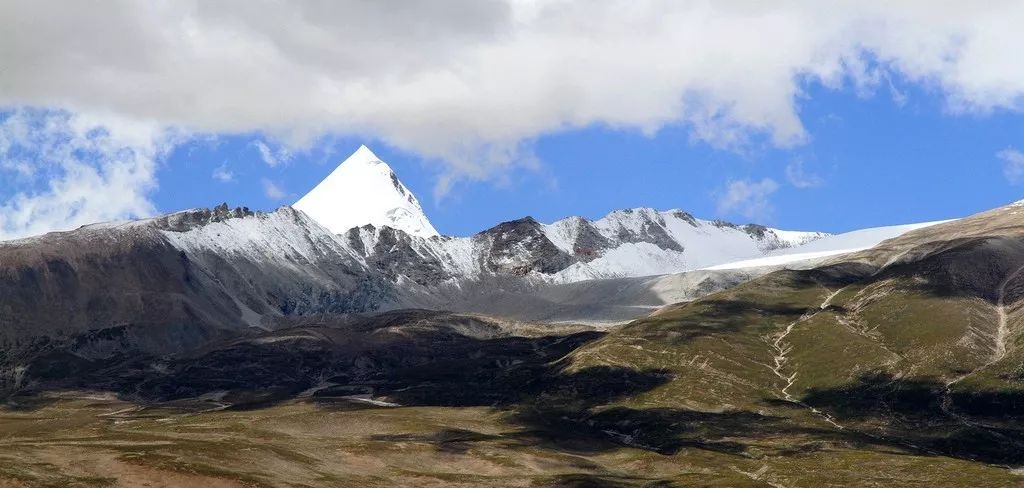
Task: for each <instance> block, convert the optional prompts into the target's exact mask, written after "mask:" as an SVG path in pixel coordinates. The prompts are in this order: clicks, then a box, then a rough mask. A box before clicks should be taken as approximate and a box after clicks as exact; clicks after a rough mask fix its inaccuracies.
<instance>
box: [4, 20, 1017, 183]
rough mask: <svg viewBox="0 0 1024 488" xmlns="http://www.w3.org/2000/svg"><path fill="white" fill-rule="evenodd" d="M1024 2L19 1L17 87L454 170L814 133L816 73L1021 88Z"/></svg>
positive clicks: (846, 83)
mask: <svg viewBox="0 0 1024 488" xmlns="http://www.w3.org/2000/svg"><path fill="white" fill-rule="evenodd" d="M1021 18H1024V4H1022V3H1021V2H1016V1H997V2H986V3H984V4H978V3H974V4H968V3H964V2H953V1H923V0H922V1H907V2H900V3H898V4H893V3H892V2H882V1H867V2H852V1H851V2H845V1H838V2H781V3H772V4H771V5H766V4H763V3H761V2H748V1H727V2H704V1H692V2H669V1H654V0H651V1H643V0H641V1H635V0H631V1H615V0H608V1H593V2H567V1H501V0H447V1H442V2H402V3H401V4H394V3H389V4H383V3H374V2H359V1H342V2H313V1H310V2H287V3H286V2H274V1H246V2H242V1H230V0H229V1H223V2H214V3H211V2H198V1H181V2H157V3H144V4H143V3H136V2H105V3H103V4H84V3H83V4H75V3H70V4H69V3H63V2H62V3H54V2H46V1H43V2H28V3H26V2H18V3H14V2H9V3H5V4H3V5H0V62H2V64H3V66H4V69H3V70H0V107H7V108H9V109H13V108H15V107H23V106H29V107H42V108H46V109H50V110H54V109H56V110H65V111H67V112H66V113H67V114H72V115H70V116H75V115H74V114H105V116H106V115H111V116H113V117H116V118H117V119H118V120H124V121H134V122H135V123H137V124H142V125H145V126H147V127H151V126H156V127H159V128H168V127H173V128H175V129H176V131H177V133H179V134H180V133H201V134H207V135H209V134H214V135H216V134H224V133H245V132H250V131H260V132H263V133H267V134H270V135H271V136H272V137H276V138H279V139H280V140H282V141H285V142H286V143H288V144H291V145H296V146H302V145H305V144H309V143H311V141H314V140H315V139H316V138H317V137H318V136H321V135H325V134H344V135H356V136H360V137H365V138H367V139H378V140H381V141H384V142H386V143H387V144H390V145H393V146H395V147H398V148H401V149H404V150H407V151H410V152H413V153H416V154H418V155H421V156H424V157H426V158H429V159H433V160H435V161H436V162H437V164H440V165H441V168H442V171H441V176H440V178H439V188H440V189H442V190H443V189H444V188H446V187H447V185H449V184H450V183H451V182H453V181H460V180H486V179H489V178H493V177H494V176H496V175H500V174H501V173H502V172H503V171H505V170H506V169H507V168H508V167H509V166H512V165H515V164H517V163H520V162H522V161H532V159H531V158H530V154H529V151H530V143H531V141H533V140H535V139H536V138H538V137H541V136H543V135H546V134H552V133H558V132H563V131H568V130H572V129H575V128H581V127H588V126H593V125H602V126H608V127H612V128H616V129H622V130H632V131H641V132H644V133H654V132H656V131H658V130H659V129H661V128H663V127H666V126H669V125H682V126H685V127H687V128H688V129H689V133H690V135H691V137H692V138H693V139H694V140H695V141H698V142H701V143H707V144H710V145H712V146H715V147H721V148H729V149H735V148H743V147H745V146H747V145H749V144H750V143H751V141H755V142H761V141H767V142H768V143H769V144H772V145H775V146H779V147H791V146H794V145H799V144H801V143H802V142H805V141H807V140H808V138H809V137H811V135H809V134H808V133H807V131H806V130H805V126H804V124H803V122H802V121H801V118H800V111H799V103H800V100H801V98H802V97H803V96H805V95H804V87H806V86H807V84H808V83H820V84H823V85H825V86H828V87H833V88H836V89H840V88H852V89H854V90H856V91H858V92H859V93H863V94H870V93H872V92H873V91H875V90H876V89H887V88H886V87H888V86H891V85H892V83H893V80H897V81H898V82H899V83H915V84H921V85H925V86H927V87H929V88H930V89H934V90H936V91H937V92H938V93H940V94H941V96H942V97H943V99H944V100H945V105H946V106H947V108H948V110H949V111H950V112H951V113H960V112H971V113H979V112H980V113H985V112H989V111H993V110H1019V109H1020V108H1021V107H1022V103H1024V102H1022V100H1024V65H1022V64H1021V63H1019V62H1017V59H1016V57H1017V53H1016V52H1014V51H1013V50H1012V49H1007V48H1006V47H1007V46H1014V45H1022V44H1024V31H1022V30H1021V29H1020V28H1019V23H1018V22H1017V20H1018V19H1021ZM90 116H91V115H90ZM110 129H111V131H113V130H117V128H110ZM141 150H142V151H143V152H145V151H147V150H148V149H145V148H143V149H141ZM140 164H141V165H140V166H138V167H136V168H135V169H134V171H141V172H145V170H146V168H145V164H148V163H140ZM28 169H29V168H27V167H23V168H22V169H21V171H23V172H24V171H27V170H28ZM94 169H95V168H94ZM144 187H145V185H142V186H141V188H144ZM140 195H141V198H144V192H143V193H140Z"/></svg>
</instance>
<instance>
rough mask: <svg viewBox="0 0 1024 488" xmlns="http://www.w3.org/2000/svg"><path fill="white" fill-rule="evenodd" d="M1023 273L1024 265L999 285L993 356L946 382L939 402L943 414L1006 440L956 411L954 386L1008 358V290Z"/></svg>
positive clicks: (999, 434) (985, 426)
mask: <svg viewBox="0 0 1024 488" xmlns="http://www.w3.org/2000/svg"><path fill="white" fill-rule="evenodd" d="M1021 272H1024V265H1022V266H1020V267H1019V268H1017V269H1015V270H1014V271H1013V272H1012V273H1010V274H1008V275H1007V276H1006V278H1005V279H1003V281H1002V282H1001V283H999V288H998V289H997V299H996V317H997V321H996V330H995V336H994V337H993V342H994V344H993V347H992V356H991V357H990V358H989V359H988V361H986V362H985V363H984V364H982V365H981V366H979V367H977V368H975V369H973V370H971V371H969V372H967V373H964V374H962V375H960V376H957V377H955V378H953V379H952V380H950V381H948V382H946V387H945V388H944V389H943V391H942V400H941V401H940V402H939V408H940V409H942V412H943V413H945V414H946V415H949V416H951V417H953V418H955V419H957V420H958V421H960V423H962V424H964V425H966V426H968V427H975V428H981V429H985V430H988V431H989V432H991V433H993V434H995V435H997V436H999V437H1002V438H1006V436H1005V435H1003V434H1001V433H999V432H997V431H995V430H993V429H992V428H990V427H989V426H987V425H984V424H982V423H979V422H975V421H974V420H971V419H969V418H967V417H966V416H964V415H963V414H961V413H960V412H957V411H956V408H955V407H954V405H953V386H954V385H956V384H957V383H959V382H960V381H962V380H963V379H964V378H967V377H968V376H970V375H972V374H974V373H977V372H979V371H981V370H983V369H985V368H988V367H989V366H992V365H993V364H995V363H997V362H999V361H1001V360H1002V359H1003V358H1004V357H1006V338H1007V336H1009V335H1010V326H1009V314H1008V313H1007V312H1006V288H1007V287H1008V286H1009V284H1010V283H1011V282H1012V281H1013V280H1014V278H1016V277H1017V276H1018V275H1020V274H1021ZM1014 444H1018V441H1016V440H1014Z"/></svg>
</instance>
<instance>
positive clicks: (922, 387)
mask: <svg viewBox="0 0 1024 488" xmlns="http://www.w3.org/2000/svg"><path fill="white" fill-rule="evenodd" d="M944 390H945V387H944V385H943V384H941V383H939V382H936V381H932V380H921V379H906V378H895V377H893V376H892V375H889V374H869V375H864V376H861V377H860V378H859V379H858V380H857V381H856V382H855V383H853V384H850V385H845V386H842V387H838V388H833V389H820V390H811V391H810V392H808V393H807V394H806V395H805V396H804V398H803V402H804V403H806V404H807V405H811V406H814V407H817V408H819V409H822V410H824V411H827V412H829V413H830V414H832V415H833V416H835V417H836V419H837V420H839V422H840V423H844V422H846V423H853V424H857V423H860V422H864V423H867V424H870V425H873V426H878V425H881V426H883V427H882V429H881V430H882V431H884V434H885V436H886V437H889V438H893V439H900V440H902V441H903V442H904V443H906V444H908V445H913V446H917V447H919V448H920V449H921V450H922V453H923V454H931V453H941V454H945V455H949V456H953V457H960V458H965V459H971V460H978V461H983V462H988V463H1010V464H1020V463H1024V392H1022V391H1016V392H1009V391H996V392H987V391H971V392H964V391H957V390H954V391H953V392H952V393H951V394H950V395H949V398H948V406H947V408H945V409H944V408H943V401H944V400H946V396H945V394H944Z"/></svg>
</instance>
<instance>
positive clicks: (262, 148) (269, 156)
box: [252, 141, 292, 168]
mask: <svg viewBox="0 0 1024 488" xmlns="http://www.w3.org/2000/svg"><path fill="white" fill-rule="evenodd" d="M252 145H253V146H255V147H256V150H257V151H259V152H260V159H262V160H263V162H264V163H266V165H267V166H270V167H271V168H274V167H276V166H278V165H280V164H284V163H287V162H288V160H289V159H291V158H292V154H291V152H290V151H288V148H286V147H280V148H278V149H274V148H272V147H270V146H268V145H267V143H265V142H263V141H255V142H253V143H252Z"/></svg>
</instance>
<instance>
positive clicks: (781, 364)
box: [769, 288, 843, 430]
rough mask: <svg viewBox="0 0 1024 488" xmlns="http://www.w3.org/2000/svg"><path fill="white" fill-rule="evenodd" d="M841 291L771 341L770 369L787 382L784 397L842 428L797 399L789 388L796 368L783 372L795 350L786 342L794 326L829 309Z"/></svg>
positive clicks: (783, 391) (794, 379)
mask: <svg viewBox="0 0 1024 488" xmlns="http://www.w3.org/2000/svg"><path fill="white" fill-rule="evenodd" d="M841 291H843V288H840V289H838V290H836V291H834V292H831V293H829V295H828V297H826V298H825V300H824V301H823V302H821V305H819V306H818V309H817V310H815V311H813V312H808V313H805V314H803V315H801V316H800V318H798V319H796V320H794V321H793V322H791V323H790V324H789V325H787V326H786V328H785V330H783V331H782V334H779V335H778V336H777V337H776V338H775V340H773V341H772V342H771V343H769V344H770V345H771V347H772V351H773V353H774V357H773V358H772V360H773V362H774V366H771V367H770V368H769V369H771V371H772V373H774V374H775V376H778V377H779V379H781V380H782V381H784V382H785V383H786V386H784V387H782V389H781V391H780V393H782V399H783V400H785V401H787V402H790V403H793V404H795V405H800V406H801V407H804V408H806V409H808V410H810V411H811V413H813V414H815V415H817V416H819V417H821V418H822V419H823V420H825V422H828V423H829V424H831V425H832V426H833V427H835V428H837V429H840V430H842V429H843V426H842V425H839V423H838V422H836V420H835V419H834V418H832V416H831V415H829V414H827V413H825V412H822V411H821V410H818V409H817V408H814V407H812V406H810V405H808V404H806V403H804V402H802V401H800V400H798V399H796V398H795V397H794V396H793V394H791V393H790V392H789V389H790V388H791V387H792V386H793V383H795V382H796V376H797V371H796V369H795V368H794V370H793V373H792V374H789V375H787V374H785V373H784V372H783V369H784V368H785V366H786V362H787V361H788V360H789V358H788V357H787V355H788V354H789V353H790V352H791V351H792V350H793V346H792V345H790V344H787V343H786V342H785V340H786V337H787V336H789V333H790V332H793V328H794V327H796V326H797V324H800V323H802V322H805V321H807V320H810V319H812V318H814V316H815V315H818V313H820V312H821V311H823V310H825V309H827V308H828V307H829V305H830V304H831V303H832V299H833V298H835V296H836V295H838V294H839V292H841Z"/></svg>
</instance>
